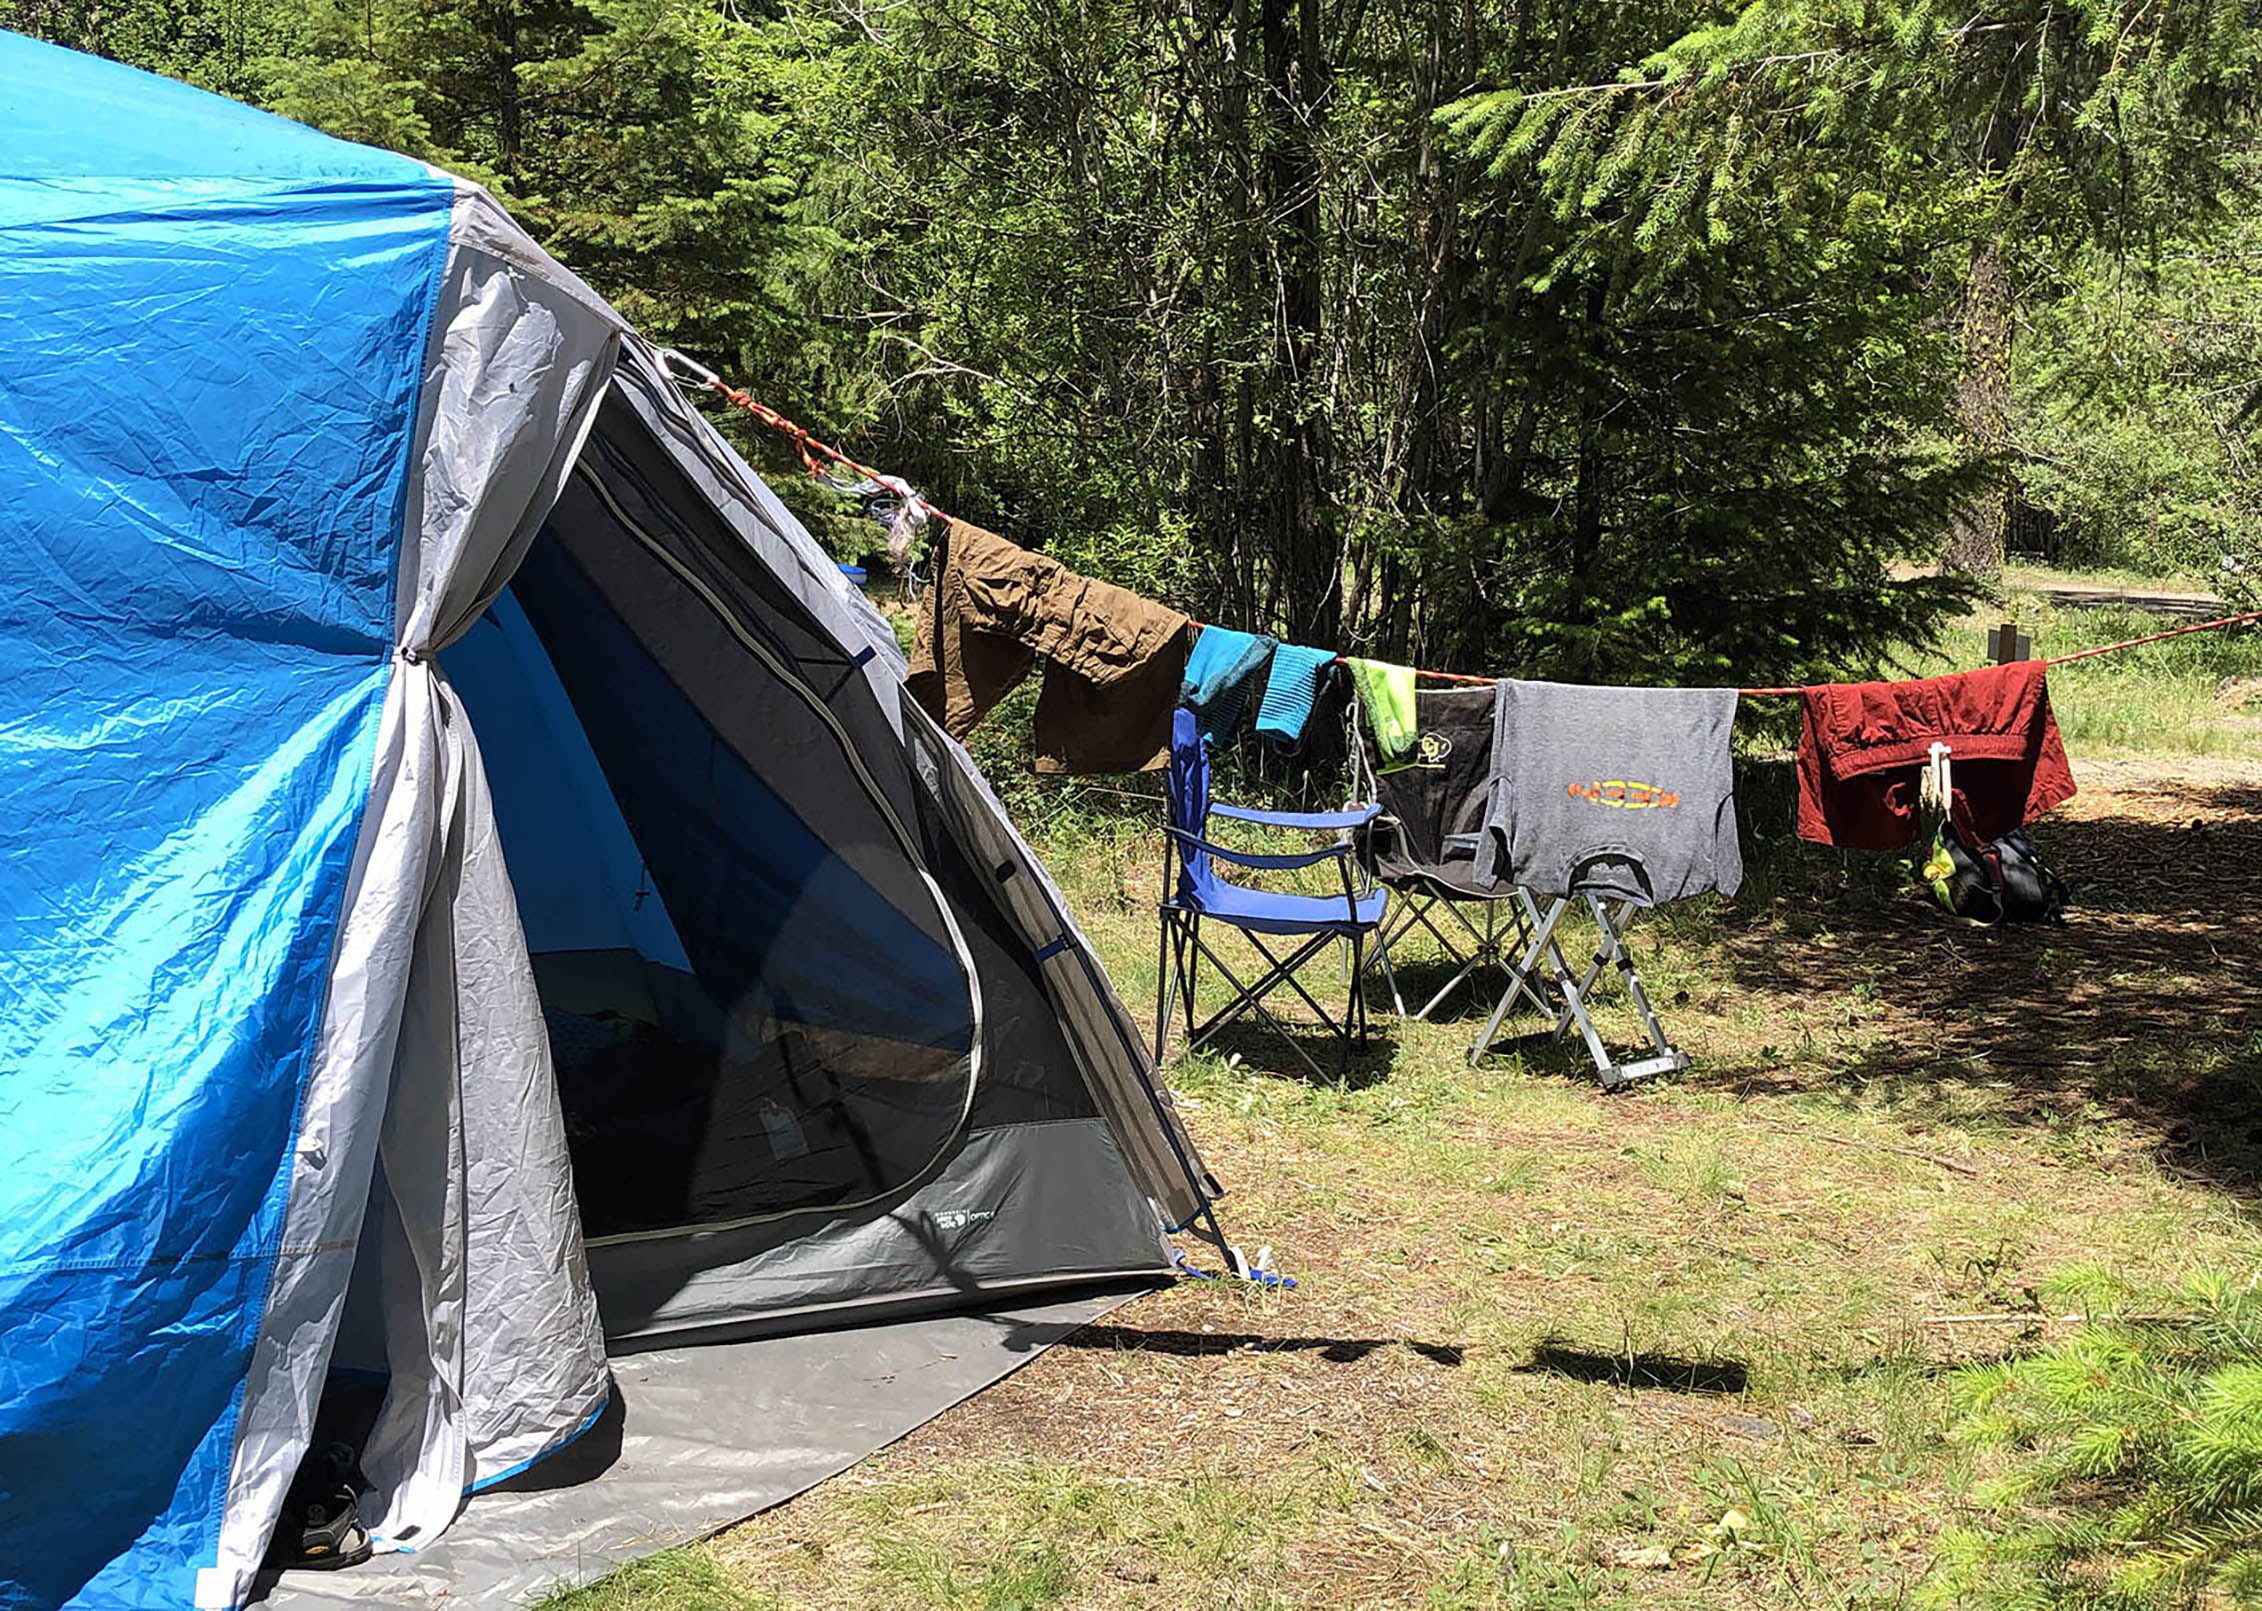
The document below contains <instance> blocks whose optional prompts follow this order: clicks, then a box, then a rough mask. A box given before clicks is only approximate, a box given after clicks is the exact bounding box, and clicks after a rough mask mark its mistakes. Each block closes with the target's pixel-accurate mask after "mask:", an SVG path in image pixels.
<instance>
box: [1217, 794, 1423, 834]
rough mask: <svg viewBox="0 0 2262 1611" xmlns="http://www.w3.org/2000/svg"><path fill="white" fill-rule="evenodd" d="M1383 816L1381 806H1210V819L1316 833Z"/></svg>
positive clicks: (1353, 826)
mask: <svg viewBox="0 0 2262 1611" xmlns="http://www.w3.org/2000/svg"><path fill="white" fill-rule="evenodd" d="M1381 814H1382V807H1381V806H1379V805H1363V806H1353V807H1352V808H1351V809H1350V810H1348V811H1257V810H1253V809H1251V808H1250V807H1248V806H1233V805H1225V804H1223V803H1221V802H1219V801H1216V800H1212V801H1211V802H1210V815H1212V816H1216V817H1231V818H1232V819H1233V820H1234V821H1235V822H1257V823H1262V824H1264V825H1265V826H1266V827H1268V828H1309V829H1312V830H1314V831H1315V832H1327V831H1329V830H1334V829H1342V828H1356V827H1359V826H1360V825H1362V824H1364V823H1369V822H1372V821H1373V820H1374V819H1375V818H1376V817H1378V816H1380V815H1381Z"/></svg>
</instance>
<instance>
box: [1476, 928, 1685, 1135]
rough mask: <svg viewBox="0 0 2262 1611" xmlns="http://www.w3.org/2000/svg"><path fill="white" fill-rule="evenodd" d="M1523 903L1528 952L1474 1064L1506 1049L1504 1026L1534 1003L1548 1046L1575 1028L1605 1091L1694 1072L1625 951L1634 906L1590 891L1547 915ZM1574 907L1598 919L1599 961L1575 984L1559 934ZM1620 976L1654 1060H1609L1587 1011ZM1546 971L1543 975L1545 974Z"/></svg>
mask: <svg viewBox="0 0 2262 1611" xmlns="http://www.w3.org/2000/svg"><path fill="white" fill-rule="evenodd" d="M1516 900H1517V903H1518V904H1519V905H1520V906H1521V907H1522V909H1523V917H1524V936H1525V938H1524V948H1523V952H1522V954H1521V956H1520V957H1519V958H1518V960H1517V962H1516V965H1515V967H1514V968H1512V969H1511V970H1510V971H1509V975H1508V987H1507V988H1506V989H1505V990H1503V991H1502V992H1501V994H1500V1000H1499V1002H1498V1003H1497V1004H1496V1005H1495V1006H1494V1007H1493V1009H1492V1016H1491V1017H1490V1018H1488V1019H1486V1020H1485V1026H1484V1033H1482V1034H1481V1035H1479V1036H1478V1037H1477V1043H1476V1045H1474V1046H1473V1047H1471V1048H1470V1049H1469V1061H1470V1062H1471V1063H1474V1062H1476V1061H1477V1060H1478V1059H1479V1058H1481V1057H1483V1056H1484V1055H1485V1054H1486V1053H1488V1052H1492V1051H1496V1050H1498V1049H1500V1048H1501V1047H1502V1046H1503V1045H1505V1044H1506V1043H1505V1042H1503V1041H1502V1040H1501V1039H1500V1025H1501V1022H1502V1020H1504V1019H1505V1018H1506V1017H1507V1016H1508V1014H1509V1012H1510V1011H1511V1010H1513V1009H1514V1008H1515V1006H1516V1005H1517V1004H1518V1003H1519V1002H1528V1003H1530V1004H1531V1006H1532V1007H1533V1008H1534V1009H1536V1010H1537V1011H1538V1012H1539V1013H1540V1014H1541V1015H1542V1016H1543V1017H1546V1018H1547V1019H1549V1020H1550V1022H1549V1025H1548V1028H1547V1029H1546V1030H1544V1031H1541V1033H1544V1034H1545V1035H1547V1037H1548V1038H1549V1039H1550V1040H1561V1039H1562V1038H1563V1035H1564V1033H1565V1032H1566V1031H1567V1030H1569V1029H1570V1028H1571V1026H1572V1025H1573V1024H1576V1025H1577V1026H1578V1029H1579V1034H1580V1036H1581V1037H1582V1038H1584V1039H1585V1041H1586V1043H1587V1051H1588V1053H1589V1055H1591V1056H1592V1057H1593V1058H1594V1068H1595V1073H1596V1074H1597V1075H1598V1076H1599V1077H1600V1078H1601V1080H1602V1088H1603V1089H1604V1090H1606V1091H1615V1090H1617V1089H1618V1088H1619V1087H1620V1086H1624V1085H1631V1084H1632V1083H1633V1082H1634V1081H1636V1080H1644V1079H1649V1078H1652V1077H1654V1076H1656V1075H1659V1074H1677V1073H1679V1072H1680V1071H1681V1070H1682V1069H1685V1068H1687V1067H1688V1066H1689V1059H1688V1054H1687V1053H1685V1052H1683V1051H1681V1050H1680V1049H1679V1048H1677V1047H1675V1046H1674V1044H1673V1043H1672V1041H1670V1040H1669V1039H1667V1038H1666V1034H1665V1026H1664V1025H1662V1024H1660V1023H1659V1022H1658V1021H1657V1009H1656V1008H1655V1007H1654V1006H1652V1005H1651V1003H1650V999H1649V992H1648V991H1647V990H1645V989H1644V988H1642V979H1641V974H1640V972H1639V971H1638V970H1637V969H1636V968H1635V967H1634V957H1633V953H1632V952H1631V951H1629V950H1628V949H1627V948H1626V937H1625V929H1626V924H1627V923H1628V921H1629V920H1631V918H1632V917H1633V914H1634V912H1635V910H1636V907H1635V903H1634V902H1632V901H1627V900H1611V899H1609V898H1607V897H1605V896H1602V895H1597V894H1595V893H1593V892H1591V891H1589V892H1586V893H1583V894H1579V895H1558V896H1556V897H1554V898H1553V899H1552V900H1550V901H1549V902H1548V903H1547V905H1546V907H1545V909H1544V910H1543V909H1542V907H1541V905H1540V898H1539V897H1538V896H1535V895H1534V894H1532V892H1531V891H1530V890H1527V889H1521V888H1519V889H1517V890H1516ZM1573 901H1580V902H1583V903H1584V904H1585V906H1586V909H1587V911H1588V913H1589V914H1590V915H1591V916H1592V917H1593V918H1594V923H1595V930H1596V943H1595V951H1594V955H1593V957H1592V958H1591V959H1590V960H1589V961H1588V963H1587V965H1586V969H1585V971H1584V972H1583V973H1581V974H1580V975H1579V977H1578V978H1576V979H1574V978H1572V977H1571V965H1570V963H1569V961H1568V960H1566V959H1565V957H1564V955H1563V941H1562V937H1561V928H1562V922H1563V919H1564V917H1565V916H1566V915H1567V914H1568V913H1569V912H1570V910H1571V903H1572V902H1573ZM1613 967H1614V968H1616V969H1617V970H1618V974H1619V977H1620V978H1622V979H1624V980H1625V982H1626V995H1627V998H1628V999H1629V1000H1631V1001H1632V1002H1633V1005H1634V1011H1635V1012H1636V1013H1637V1014H1638V1015H1639V1016H1640V1018H1641V1022H1642V1028H1643V1030H1644V1031H1645V1032H1646V1033H1647V1034H1648V1036H1649V1041H1650V1046H1651V1048H1652V1052H1651V1055H1650V1056H1648V1057H1643V1058H1638V1059H1635V1060H1633V1061H1630V1062H1620V1061H1619V1060H1618V1059H1617V1058H1615V1057H1613V1056H1611V1054H1610V1049H1609V1047H1607V1046H1606V1045H1604V1044H1603V1040H1602V1035H1601V1033H1600V1032H1599V1031H1598V1030H1596V1028H1595V1027H1594V1019H1593V1017H1592V1015H1591V1014H1590V1013H1589V1012H1588V1006H1589V1004H1590V1003H1591V1002H1592V1000H1593V998H1594V989H1595V985H1596V984H1597V982H1599V981H1600V979H1601V978H1602V973H1603V970H1604V969H1605V968H1613ZM1543 969H1544V970H1545V971H1544V972H1543V971H1542V970H1543ZM1541 980H1546V981H1547V982H1550V983H1552V984H1553V985H1554V987H1555V999H1554V1000H1552V1001H1551V1000H1549V999H1548V997H1547V996H1546V994H1545V993H1544V992H1543V991H1542V990H1541V989H1540V983H1539V982H1540V981H1541Z"/></svg>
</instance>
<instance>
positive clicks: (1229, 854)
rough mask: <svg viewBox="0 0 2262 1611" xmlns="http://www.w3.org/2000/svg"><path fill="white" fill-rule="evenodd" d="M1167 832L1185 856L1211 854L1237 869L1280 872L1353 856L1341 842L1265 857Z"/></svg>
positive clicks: (1173, 830) (1179, 830) (1175, 831)
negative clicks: (1189, 854)
mask: <svg viewBox="0 0 2262 1611" xmlns="http://www.w3.org/2000/svg"><path fill="white" fill-rule="evenodd" d="M1165 831H1166V832H1167V833H1169V835H1170V837H1171V838H1173V839H1175V840H1177V841H1178V848H1179V850H1180V852H1181V853H1183V852H1185V851H1189V850H1201V851H1207V852H1208V853H1209V854H1211V855H1212V856H1215V857H1216V858H1217V859H1218V860H1219V861H1229V862H1232V863H1233V864H1234V865H1235V866H1237V867H1262V868H1270V869H1272V870H1274V871H1276V872H1280V871H1286V870H1289V869H1291V868H1296V867H1311V866H1315V865H1317V864H1318V863H1320V862H1323V861H1335V860H1339V859H1340V858H1342V857H1345V856H1348V855H1350V854H1351V847H1350V845H1348V844H1345V843H1337V844H1332V845H1326V846H1323V847H1322V848H1320V849H1318V850H1302V851H1296V852H1293V853H1291V854H1289V855H1284V856H1268V855H1261V854H1259V853H1258V852H1256V851H1253V850H1233V849H1230V848H1228V847H1227V846H1224V845H1218V844H1212V843H1211V842H1210V841H1209V840H1207V839H1204V838H1202V837H1201V835H1199V834H1192V833H1188V832H1187V831H1186V830H1185V829H1183V828H1170V829H1166V830H1165Z"/></svg>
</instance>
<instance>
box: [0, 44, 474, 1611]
mask: <svg viewBox="0 0 2262 1611" xmlns="http://www.w3.org/2000/svg"><path fill="white" fill-rule="evenodd" d="M452 197H453V186H452V182H451V181H449V180H447V179H446V178H445V177H443V176H440V175H437V174H434V173H433V172H431V171H430V170H429V169H426V168H425V167H423V166H422V165H420V164H417V163H414V162H410V161H408V160H406V159H404V158H400V157H395V156H390V155H386V154H384V153H380V152H375V151H370V150H365V149H362V148H360V147H356V146H349V145H345V144H342V143H340V142H337V141H334V140H330V139H327V138H325V137H323V136H321V135H318V134H315V133H313V132H312V131H310V130H307V129H303V128H300V127H298V126H297V125H294V124H290V123H286V122H283V121H281V120H279V119H276V118H271V117H267V116H264V115H262V114H259V113H256V112H252V111H249V110H247V109H245V108H242V107H238V106H235V105H233V104H231V103H229V102H225V101H221V100H217V99H215V98H213V97H209V96H205V95H201V94H199V93H197V92H195V91H192V90H189V89H186V88H183V87H181V86H179V85H173V84H168V83H165V82H164V81H162V80H158V79H154V78H150V77H147V76H144V75H142V74H138V73H134V72H130V71H128V70H126V69H123V68H120V67H116V66H114V65H111V64H108V63H104V62H100V61H96V60H94V59H92V58H89V57H85V56H80V55H75V54H72V53H70V52H65V51H60V50H55V49H51V48H49V47H46V46H42V45H38V44H34V43H32V42H30V41H28V40H25V39H22V38H20V37H18V36H15V35H12V34H5V33H0V309H4V310H5V326H6V332H7V334H6V338H5V339H4V340H0V1339H4V1344H5V1345H4V1347H0V1606H4V1607H7V1608H9V1611H29V1608H46V1607H51V1606H55V1605H58V1604H62V1603H66V1602H69V1603H77V1604H83V1605H87V1606H103V1607H109V1606H121V1607H123V1606H133V1607H139V1606H152V1607H155V1606H163V1607H167V1608H181V1607H186V1606H189V1605H191V1604H192V1603H193V1595H194V1578H195V1569H196V1567H197V1565H198V1564H200V1563H205V1564H208V1563H210V1562H211V1561H212V1559H213V1557H214V1544H215V1538H216V1534H217V1530H218V1527H219V1521H220V1514H221V1507H222V1503H223V1497H224V1489H225V1480H226V1472H227V1465H228V1460H229V1455H230V1448H231V1443H232V1439H233V1435H234V1430H235V1419H236V1412H237V1398H238V1394H239V1392H240V1389H241V1384H242V1381H243V1376H244V1370H245V1364H246V1359H247V1351H248V1348H249V1345H250V1341H251V1338H252V1335H253V1332H254V1330H255V1328H256V1326H257V1323H258V1319H259V1313H260V1308H261V1304H262V1301H263V1297H264V1294H265V1290H266V1284H267V1281H268V1278H269V1274H270V1272H271V1270H272V1268H273V1264H274V1259H275V1254H276V1244H277V1237H278V1234H279V1229H280V1223H281V1217H282V1210H283V1203H284V1194H285V1189H286V1185H287V1180H288V1160H289V1155H290V1149H291V1140H292V1136H293V1131H294V1119H295V1115H296V1112H297V1108H298V1104H299V1101H300V1098H301V1092H302V1087H303V1083H304V1080H305V1078H306V1074H307V1071H308V1067H309V1063H310V1060H311V1056H312V1053H313V1049H314V1046H315V1043H316V1038H317V1032H318V1027H319V1025H320V1022H321V1016H322V1012H323V1006H324V996H325V989H326V981H327V978H328V972H329V966H330V954H331V948H332V944H333V941H334V938H335V934H336V929H337V923H338V919H339V915H340V911H341V907H342V903H343V896H344V890H345V885H346V878H347V872H348V865H349V860H350V857H351V853H352V850H353V845H354V840H355V835H356V833H357V831H358V828H359V824H360V819H361V815H362V812H363V809H364V806H365V802H366V797H367V791H368V775H369V770H370V766H371V758H372V755H373V750H374V743H375V734H376V723H377V716H378V711H379V708H380V705H381V703H382V700H383V698H384V694H385V689H386V684H387V678H388V675H389V667H390V664H391V659H390V656H391V649H392V644H393V586H394V574H395V568H396V562H397V556H398V549H399V542H400V526H401V520H402V497H403V488H404V484H405V477H406V473H407V469H408V463H409V456H410V441H411V436H412V433H413V429H414V424H415V416H416V407H417V397H418V384H419V373H420V369H421V365H422V361H423V356H424V347H425V334H426V326H427V324H428V322H429V320H430V317H431V310H432V307H433V304H434V300H435V296H436V291H437V286H438V280H439V275H440V270H441V267H442V263H443V260H444V256H445V251H446V243H447V232H448V223H449V208H450V204H451V200H452Z"/></svg>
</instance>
